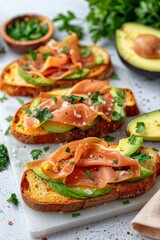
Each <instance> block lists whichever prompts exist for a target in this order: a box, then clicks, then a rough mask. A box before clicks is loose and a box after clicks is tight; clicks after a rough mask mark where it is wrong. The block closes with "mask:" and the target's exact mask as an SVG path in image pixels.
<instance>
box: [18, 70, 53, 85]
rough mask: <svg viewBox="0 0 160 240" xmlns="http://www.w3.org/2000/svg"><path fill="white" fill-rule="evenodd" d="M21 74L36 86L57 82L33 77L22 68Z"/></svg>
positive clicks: (19, 71)
mask: <svg viewBox="0 0 160 240" xmlns="http://www.w3.org/2000/svg"><path fill="white" fill-rule="evenodd" d="M18 73H19V75H20V76H21V77H22V78H23V79H24V80H25V81H26V82H27V83H31V84H33V85H35V86H40V87H43V86H53V85H54V84H55V82H54V81H49V80H48V79H47V78H40V77H37V78H36V77H32V76H31V75H29V74H27V73H25V72H23V71H22V70H21V69H20V68H19V69H18Z"/></svg>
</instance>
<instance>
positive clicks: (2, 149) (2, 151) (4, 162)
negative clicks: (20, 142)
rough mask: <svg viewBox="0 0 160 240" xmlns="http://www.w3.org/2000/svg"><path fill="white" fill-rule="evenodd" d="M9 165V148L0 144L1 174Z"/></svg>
mask: <svg viewBox="0 0 160 240" xmlns="http://www.w3.org/2000/svg"><path fill="white" fill-rule="evenodd" d="M8 164H9V156H8V151H7V148H6V146H5V145H4V144H0V172H2V171H3V170H5V169H6V168H7V166H8Z"/></svg>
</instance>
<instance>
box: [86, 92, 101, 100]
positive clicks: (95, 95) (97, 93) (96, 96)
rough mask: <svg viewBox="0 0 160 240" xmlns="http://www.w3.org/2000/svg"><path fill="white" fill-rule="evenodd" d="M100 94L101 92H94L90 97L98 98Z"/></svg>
mask: <svg viewBox="0 0 160 240" xmlns="http://www.w3.org/2000/svg"><path fill="white" fill-rule="evenodd" d="M99 95H100V92H98V91H97V92H94V93H93V94H91V95H89V96H88V97H89V98H90V99H91V100H98V96H99Z"/></svg>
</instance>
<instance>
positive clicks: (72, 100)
mask: <svg viewBox="0 0 160 240" xmlns="http://www.w3.org/2000/svg"><path fill="white" fill-rule="evenodd" d="M62 98H63V99H64V100H66V101H68V102H70V103H71V104H73V103H75V102H80V103H83V102H84V101H85V98H84V97H82V96H75V95H71V96H62Z"/></svg>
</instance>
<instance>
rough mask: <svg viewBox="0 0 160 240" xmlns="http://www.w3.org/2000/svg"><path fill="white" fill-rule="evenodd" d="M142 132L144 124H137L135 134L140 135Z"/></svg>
mask: <svg viewBox="0 0 160 240" xmlns="http://www.w3.org/2000/svg"><path fill="white" fill-rule="evenodd" d="M144 130H145V124H144V122H137V125H136V132H137V133H142V132H143V131H144Z"/></svg>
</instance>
